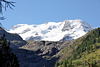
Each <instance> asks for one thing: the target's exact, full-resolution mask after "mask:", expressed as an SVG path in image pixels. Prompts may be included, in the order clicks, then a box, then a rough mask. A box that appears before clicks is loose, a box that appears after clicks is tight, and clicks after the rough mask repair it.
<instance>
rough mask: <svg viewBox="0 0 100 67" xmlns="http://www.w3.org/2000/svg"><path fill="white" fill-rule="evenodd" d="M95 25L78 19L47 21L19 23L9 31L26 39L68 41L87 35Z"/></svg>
mask: <svg viewBox="0 0 100 67" xmlns="http://www.w3.org/2000/svg"><path fill="white" fill-rule="evenodd" d="M92 29H93V27H92V26H90V25H89V24H88V23H86V22H84V21H82V20H80V19H76V20H65V21H62V22H47V23H44V24H40V25H28V24H18V25H14V26H13V27H12V28H10V30H9V31H8V32H10V33H17V34H19V35H20V36H21V37H22V38H23V39H24V40H35V41H41V40H43V41H60V40H63V41H66V40H71V39H77V38H79V37H81V36H83V35H85V34H86V33H87V32H88V31H90V30H92Z"/></svg>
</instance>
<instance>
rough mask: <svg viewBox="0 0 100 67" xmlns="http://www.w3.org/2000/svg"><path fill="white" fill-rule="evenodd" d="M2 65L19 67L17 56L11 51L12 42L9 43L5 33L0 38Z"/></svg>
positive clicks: (0, 62)
mask: <svg viewBox="0 0 100 67" xmlns="http://www.w3.org/2000/svg"><path fill="white" fill-rule="evenodd" d="M0 67H19V64H18V60H17V57H16V55H15V54H13V52H12V51H11V48H10V42H8V43H7V40H6V38H5V35H3V37H1V39H0Z"/></svg>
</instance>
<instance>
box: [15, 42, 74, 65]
mask: <svg viewBox="0 0 100 67" xmlns="http://www.w3.org/2000/svg"><path fill="white" fill-rule="evenodd" d="M73 42H74V40H71V41H66V42H60V41H59V42H52V41H28V43H27V44H26V45H24V46H22V47H20V49H19V50H18V51H16V50H15V51H16V54H17V56H18V59H19V62H20V65H21V67H25V66H26V67H44V66H45V67H54V64H55V62H56V60H57V59H59V56H58V57H57V56H56V54H57V53H59V51H61V50H62V49H63V48H65V47H67V46H69V44H72V43H73Z"/></svg>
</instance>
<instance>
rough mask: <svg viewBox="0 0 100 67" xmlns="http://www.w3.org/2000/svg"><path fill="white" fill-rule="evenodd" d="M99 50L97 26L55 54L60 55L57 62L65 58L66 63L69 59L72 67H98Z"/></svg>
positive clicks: (98, 29) (99, 61) (99, 41)
mask: <svg viewBox="0 0 100 67" xmlns="http://www.w3.org/2000/svg"><path fill="white" fill-rule="evenodd" d="M99 51H100V28H97V29H94V30H92V31H90V32H88V33H87V34H86V35H85V36H83V37H81V38H78V39H77V40H76V41H75V42H74V43H73V44H72V45H70V46H69V47H66V48H64V49H63V50H62V51H60V52H59V54H58V55H56V56H61V57H60V59H59V62H62V61H64V62H65V61H66V60H65V59H67V61H66V62H67V63H66V64H67V65H69V62H70V60H71V66H73V67H100V52H99ZM68 60H69V61H68ZM62 65H63V64H61V65H59V66H62Z"/></svg>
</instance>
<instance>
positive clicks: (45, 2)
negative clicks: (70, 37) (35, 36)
mask: <svg viewBox="0 0 100 67" xmlns="http://www.w3.org/2000/svg"><path fill="white" fill-rule="evenodd" d="M13 1H15V2H16V3H15V6H16V7H14V8H13V9H14V10H11V9H9V8H8V9H7V11H3V15H4V16H5V18H6V19H5V20H4V21H0V22H1V23H2V24H3V26H4V27H6V28H10V27H12V26H13V25H16V24H35V25H38V24H42V23H45V22H59V21H63V20H74V19H81V20H83V21H85V22H87V23H88V24H90V25H92V26H93V27H100V0H13Z"/></svg>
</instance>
